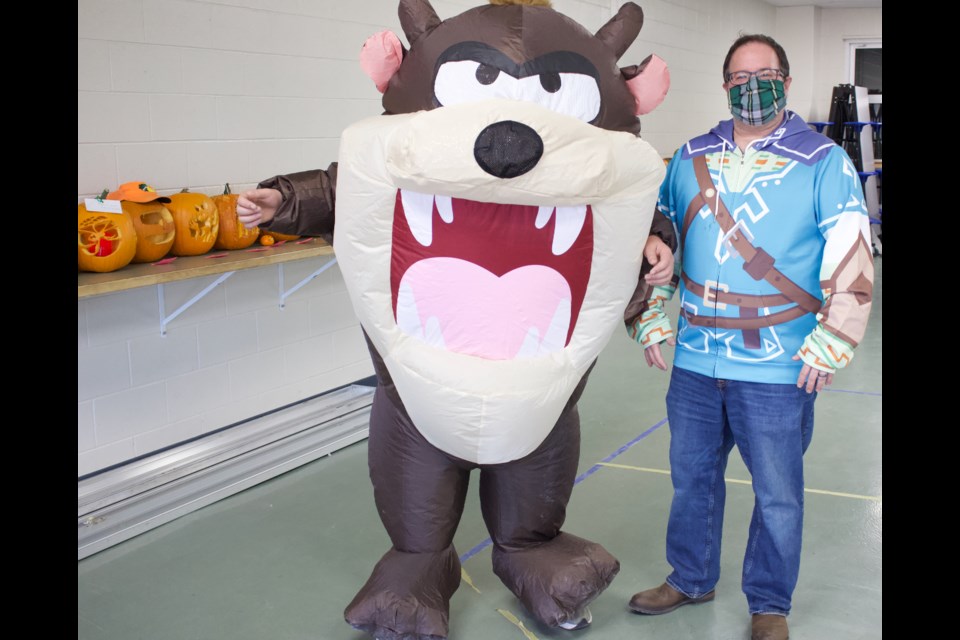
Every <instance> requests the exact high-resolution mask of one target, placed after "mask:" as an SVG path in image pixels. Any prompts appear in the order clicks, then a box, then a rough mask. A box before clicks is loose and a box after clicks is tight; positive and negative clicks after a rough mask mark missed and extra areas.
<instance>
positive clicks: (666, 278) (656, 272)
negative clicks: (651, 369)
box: [643, 236, 673, 369]
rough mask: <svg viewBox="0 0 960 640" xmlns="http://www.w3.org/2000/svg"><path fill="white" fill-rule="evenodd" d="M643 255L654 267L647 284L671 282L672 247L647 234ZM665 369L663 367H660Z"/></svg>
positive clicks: (658, 284) (648, 274) (655, 284)
mask: <svg viewBox="0 0 960 640" xmlns="http://www.w3.org/2000/svg"><path fill="white" fill-rule="evenodd" d="M643 257H644V258H646V260H647V262H649V263H650V264H651V265H652V266H653V268H652V269H651V270H650V272H649V273H647V275H645V276H644V277H643V278H644V280H646V281H647V284H652V285H654V286H660V285H664V284H669V283H670V279H671V278H673V252H672V251H670V247H668V246H667V245H666V243H665V242H664V241H663V240H661V239H660V238H658V237H657V236H647V244H646V245H645V246H644V247H643ZM660 368H661V369H663V367H660Z"/></svg>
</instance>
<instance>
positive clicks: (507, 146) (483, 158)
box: [473, 120, 543, 178]
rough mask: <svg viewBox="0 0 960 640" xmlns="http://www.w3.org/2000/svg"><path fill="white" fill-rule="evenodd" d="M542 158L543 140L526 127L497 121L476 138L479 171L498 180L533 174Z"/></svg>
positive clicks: (510, 121)
mask: <svg viewBox="0 0 960 640" xmlns="http://www.w3.org/2000/svg"><path fill="white" fill-rule="evenodd" d="M542 155H543V140H541V139H540V136H538V135H537V132H536V131H534V130H533V129H531V128H530V127H528V126H527V125H525V124H521V123H519V122H514V121H512V120H505V121H503V122H496V123H494V124H492V125H490V126H489V127H487V128H486V129H484V130H483V131H481V132H480V135H478V136H477V141H476V142H475V143H474V145H473V157H474V158H476V159H477V164H479V165H480V168H481V169H483V170H484V171H486V172H487V173H489V174H490V175H493V176H496V177H498V178H516V177H517V176H522V175H523V174H525V173H526V172H527V171H530V170H531V169H533V168H534V167H535V166H537V163H538V162H540V157H541V156H542Z"/></svg>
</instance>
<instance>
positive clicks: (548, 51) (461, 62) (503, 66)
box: [260, 0, 669, 639]
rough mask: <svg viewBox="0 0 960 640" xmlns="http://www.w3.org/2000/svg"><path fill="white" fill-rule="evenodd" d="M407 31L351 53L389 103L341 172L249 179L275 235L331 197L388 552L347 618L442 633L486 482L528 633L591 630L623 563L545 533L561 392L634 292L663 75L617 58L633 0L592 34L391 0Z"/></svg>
mask: <svg viewBox="0 0 960 640" xmlns="http://www.w3.org/2000/svg"><path fill="white" fill-rule="evenodd" d="M500 1H501V3H502V2H503V0H500ZM541 4H542V3H541ZM400 22H401V25H402V26H403V30H404V33H405V34H406V36H407V39H408V41H409V43H410V48H409V50H406V49H405V48H404V47H403V46H402V45H401V44H400V41H399V39H398V38H397V37H396V36H395V35H393V34H392V33H389V32H385V33H381V34H378V35H376V36H374V37H372V38H370V39H369V40H368V41H367V43H366V44H365V45H364V49H363V52H362V53H361V61H362V64H363V66H364V69H365V70H366V71H367V73H368V74H369V75H370V76H371V77H372V78H373V79H374V81H375V82H376V83H377V86H378V88H379V89H380V90H381V91H383V93H384V96H383V106H384V108H385V110H386V113H385V114H384V115H383V116H378V117H375V118H370V119H367V120H363V121H361V122H358V123H356V124H354V125H352V126H350V127H348V128H347V129H346V130H345V131H344V132H343V137H342V139H341V145H340V159H339V164H338V165H336V164H335V165H331V167H330V168H329V169H328V170H327V171H310V172H304V173H299V174H291V175H286V176H277V177H275V178H272V179H271V180H268V181H266V182H264V183H261V185H260V186H261V187H271V188H274V189H278V190H279V191H280V192H281V193H282V194H283V204H282V205H281V206H280V207H279V208H278V210H277V213H276V216H275V218H274V219H273V220H272V221H270V222H269V223H268V224H266V225H264V226H265V227H266V228H269V229H273V230H277V231H282V232H288V233H298V234H306V235H325V234H329V233H330V232H331V231H332V230H333V229H334V225H333V222H334V215H333V213H334V201H336V210H337V215H336V228H335V237H334V241H335V242H334V246H335V247H336V254H337V258H338V260H339V262H340V266H341V269H342V272H343V277H344V280H345V281H346V284H347V288H348V290H349V293H350V296H351V299H352V301H353V305H354V308H355V310H356V313H357V316H358V317H359V319H360V323H361V325H362V326H363V329H364V332H365V333H366V336H367V340H368V343H369V346H370V353H371V355H372V357H373V361H374V365H375V369H376V373H377V378H378V383H379V384H378V388H377V391H376V395H375V399H374V403H373V409H372V415H371V418H370V439H369V463H370V477H371V478H372V480H373V485H374V490H375V496H376V504H377V508H378V510H379V513H380V517H381V519H382V520H383V524H384V526H385V527H386V529H387V531H388V533H389V535H390V539H391V541H392V543H393V547H392V548H391V549H390V550H389V551H387V553H386V554H385V555H384V556H383V557H382V558H381V559H380V561H379V562H378V563H377V565H376V567H375V568H374V570H373V574H372V575H371V577H370V579H369V580H368V581H367V583H366V584H365V585H364V586H363V588H362V589H361V590H360V592H359V593H358V594H357V596H356V597H355V598H354V600H353V602H351V603H350V605H349V606H348V607H347V609H346V613H345V615H346V619H347V621H348V622H349V623H350V624H351V625H353V626H354V627H356V628H358V629H362V630H366V631H368V632H370V633H372V634H373V635H375V636H376V637H378V638H382V639H397V638H404V639H407V638H413V639H424V638H445V637H446V636H447V630H448V626H447V619H448V613H449V602H450V597H451V596H452V595H453V593H454V591H456V589H457V587H458V586H459V583H460V562H459V559H458V557H457V553H456V551H455V550H454V548H453V544H452V541H453V535H454V531H455V530H456V527H457V524H458V522H459V520H460V515H461V512H462V510H463V505H464V498H465V495H466V491H467V482H468V480H469V476H470V472H471V470H473V469H479V470H480V499H481V504H482V511H483V517H484V520H485V522H486V525H487V527H488V529H489V532H490V536H491V538H492V540H493V567H494V571H495V572H496V574H497V575H498V576H499V577H500V579H501V580H502V581H503V582H504V584H505V585H506V586H507V587H508V588H509V589H510V590H511V591H512V592H513V593H514V594H516V596H517V597H518V598H519V599H520V600H521V601H522V602H523V604H524V605H525V606H526V607H527V609H528V610H529V611H530V612H531V614H532V615H533V616H535V617H536V618H537V619H538V620H540V621H541V622H542V623H544V624H546V625H548V626H564V627H566V628H574V627H578V626H583V625H585V624H586V623H587V622H589V613H588V612H587V611H586V605H587V603H589V602H590V601H591V600H593V599H594V598H595V597H597V595H599V594H600V593H601V592H602V591H603V590H604V589H605V588H606V587H607V586H608V585H609V584H610V582H611V581H612V580H613V578H614V576H616V574H617V572H618V570H619V563H618V562H617V560H616V559H615V558H613V557H612V556H611V555H610V554H609V553H608V552H607V551H606V550H605V549H603V548H602V547H601V546H600V545H598V544H596V543H593V542H590V541H587V540H584V539H582V538H579V537H576V536H574V535H571V534H569V533H561V531H560V528H561V526H562V524H563V521H564V517H565V511H566V505H567V502H568V500H569V498H570V493H571V490H572V488H573V482H574V477H575V474H576V469H577V462H578V455H579V448H580V420H579V415H578V413H577V401H578V399H579V398H580V394H581V393H582V391H583V388H584V385H585V384H586V380H587V375H588V373H589V371H590V369H591V367H592V366H593V363H594V362H595V360H596V358H597V355H598V354H599V353H600V351H601V349H602V348H603V346H604V345H605V344H606V343H607V341H608V339H609V337H610V335H611V334H612V332H613V331H614V330H616V329H617V328H618V327H619V325H620V323H621V322H622V321H623V311H624V307H625V306H626V304H627V301H628V300H629V299H630V297H631V294H632V293H633V292H634V289H635V288H636V287H637V283H638V274H639V272H640V268H641V256H642V250H643V247H644V243H645V241H646V238H647V235H648V233H649V232H650V228H651V220H652V218H653V214H654V205H655V202H656V197H657V190H658V187H659V184H660V181H661V179H662V178H663V174H664V168H663V162H662V160H661V158H660V156H659V154H658V153H657V152H656V151H655V150H654V149H653V148H652V147H651V146H650V145H648V144H647V143H646V142H644V141H643V140H641V139H640V138H639V137H638V135H637V134H638V132H639V129H640V125H639V121H638V120H637V117H636V116H637V114H640V113H645V112H646V111H649V110H650V109H652V108H653V107H655V106H656V105H657V104H659V102H660V101H661V100H662V99H663V97H664V95H665V93H666V89H667V85H668V82H669V81H668V77H667V72H666V68H665V66H664V64H663V62H662V61H661V60H660V59H659V58H656V57H653V56H651V57H650V58H648V59H647V60H646V61H644V63H643V64H641V65H635V66H632V67H628V68H624V69H621V68H619V67H618V66H617V60H618V59H619V57H620V56H621V55H622V54H623V53H624V52H625V51H626V50H627V48H628V47H629V46H630V44H631V43H632V42H633V40H634V39H635V38H636V37H637V34H638V33H639V31H640V27H641V25H642V22H643V13H642V11H641V9H640V7H638V6H637V5H635V4H633V3H627V4H625V5H624V6H623V7H622V8H621V9H620V10H619V12H618V13H617V15H616V16H615V17H614V18H612V19H611V20H610V21H609V22H608V23H607V24H606V25H604V26H603V27H602V28H601V29H600V30H599V31H598V32H597V33H596V34H591V33H589V32H588V31H586V30H585V29H584V28H583V27H581V26H580V25H578V24H577V23H576V22H574V21H573V20H571V19H569V18H567V17H565V16H563V15H561V14H560V13H557V12H556V11H554V10H553V9H551V8H548V7H544V6H529V5H527V4H505V5H497V6H493V5H489V6H481V7H477V8H474V9H470V10H468V11H466V12H464V13H462V14H460V15H458V16H456V17H454V18H450V19H448V20H445V21H441V20H440V19H439V18H438V17H437V14H436V13H435V12H434V10H433V8H432V7H431V6H430V4H429V3H428V2H427V0H401V1H400Z"/></svg>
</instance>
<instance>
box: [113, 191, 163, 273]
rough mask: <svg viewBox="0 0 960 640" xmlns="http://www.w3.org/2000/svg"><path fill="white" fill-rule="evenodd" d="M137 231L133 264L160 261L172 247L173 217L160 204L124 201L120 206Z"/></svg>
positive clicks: (155, 202)
mask: <svg viewBox="0 0 960 640" xmlns="http://www.w3.org/2000/svg"><path fill="white" fill-rule="evenodd" d="M122 207H123V210H124V212H126V213H127V214H128V215H129V216H130V219H131V220H132V221H133V226H134V228H136V230H137V253H136V255H134V256H133V261H134V262H153V261H155V260H160V259H161V258H163V257H164V256H165V255H167V253H169V252H170V249H171V247H173V239H174V237H175V226H174V224H173V215H172V214H171V213H170V211H169V210H167V208H166V207H165V206H164V205H163V203H161V202H157V201H154V202H146V203H143V204H139V203H136V202H127V201H124V202H123V204H122Z"/></svg>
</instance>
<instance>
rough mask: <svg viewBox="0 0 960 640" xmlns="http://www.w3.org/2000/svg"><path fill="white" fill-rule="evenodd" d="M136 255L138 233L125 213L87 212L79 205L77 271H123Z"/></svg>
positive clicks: (85, 208) (84, 207)
mask: <svg viewBox="0 0 960 640" xmlns="http://www.w3.org/2000/svg"><path fill="white" fill-rule="evenodd" d="M136 252H137V232H136V230H135V229H134V228H133V220H131V219H130V216H129V215H127V214H126V213H101V212H99V211H87V207H86V206H84V205H83V204H78V205H77V268H79V269H80V271H96V272H98V273H107V272H109V271H116V270H117V269H122V268H124V267H125V266H127V265H128V264H130V261H131V260H133V256H134V254H135V253H136Z"/></svg>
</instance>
